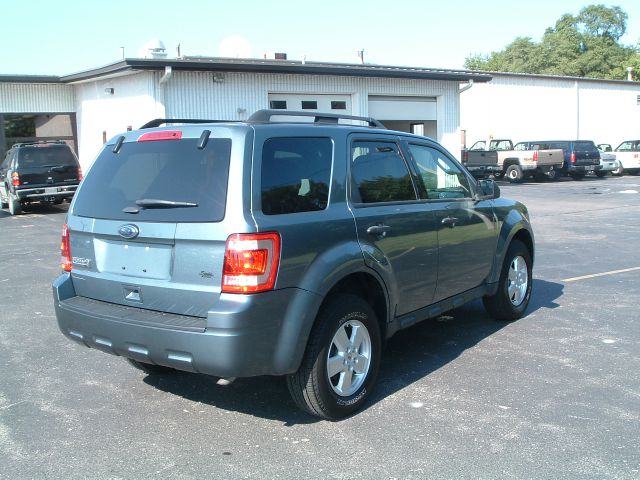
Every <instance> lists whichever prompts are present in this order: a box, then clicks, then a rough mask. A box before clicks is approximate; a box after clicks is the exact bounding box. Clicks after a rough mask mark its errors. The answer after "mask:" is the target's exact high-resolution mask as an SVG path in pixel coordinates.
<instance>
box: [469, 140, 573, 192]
mask: <svg viewBox="0 0 640 480" xmlns="http://www.w3.org/2000/svg"><path fill="white" fill-rule="evenodd" d="M463 163H464V165H465V166H466V167H467V169H468V170H469V171H470V172H471V173H472V175H473V176H475V177H478V178H480V177H484V176H487V175H491V174H493V175H494V176H495V177H497V178H500V177H503V176H504V177H506V178H507V179H508V180H509V181H510V182H519V181H521V180H523V179H524V178H525V177H533V178H534V179H535V180H536V181H542V180H544V179H545V178H546V177H547V176H548V177H550V178H555V172H556V171H557V170H559V169H560V168H562V163H563V152H562V150H561V149H542V148H540V145H537V144H535V143H534V142H520V143H518V144H516V146H515V147H513V149H512V150H489V151H476V150H471V149H470V150H469V151H468V152H467V157H466V160H463Z"/></svg>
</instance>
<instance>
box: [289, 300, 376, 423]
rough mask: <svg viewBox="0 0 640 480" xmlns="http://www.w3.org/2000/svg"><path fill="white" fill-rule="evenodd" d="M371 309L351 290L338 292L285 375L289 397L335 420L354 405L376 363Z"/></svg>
mask: <svg viewBox="0 0 640 480" xmlns="http://www.w3.org/2000/svg"><path fill="white" fill-rule="evenodd" d="M380 355H381V338H380V327H379V325H378V320H377V318H376V314H375V313H374V311H373V309H372V308H371V306H370V305H369V304H368V303H367V302H365V301H364V300H363V299H362V298H360V297H358V296H355V295H346V294H345V295H338V296H336V297H334V298H333V299H331V300H330V301H329V303H328V304H327V305H326V306H325V307H324V308H323V309H322V311H321V312H320V314H319V315H318V318H317V320H316V324H315V325H314V327H313V330H312V332H311V335H310V337H309V343H308V344H307V349H306V351H305V354H304V358H303V360H302V363H301V365H300V368H299V369H298V371H297V372H296V373H294V374H292V375H289V376H288V377H287V386H288V387H289V392H290V393H291V397H292V398H293V400H294V402H295V403H296V405H297V406H298V407H300V408H301V409H302V410H305V411H306V412H308V413H310V414H312V415H315V416H318V417H321V418H326V419H329V420H338V419H341V418H344V417H347V416H348V415H351V414H352V413H355V412H356V411H357V410H359V409H360V408H361V407H362V405H363V404H364V402H365V400H366V399H367V397H368V396H369V394H370V393H371V391H372V389H373V385H374V384H375V381H376V378H377V376H378V370H379V367H380Z"/></svg>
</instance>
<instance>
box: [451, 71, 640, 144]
mask: <svg viewBox="0 0 640 480" xmlns="http://www.w3.org/2000/svg"><path fill="white" fill-rule="evenodd" d="M639 94H640V84H638V83H628V84H627V83H623V82H618V83H610V82H602V81H593V80H582V79H581V80H573V79H562V78H537V77H531V76H522V77H514V76H509V75H503V76H501V75H500V74H495V76H494V78H493V80H492V81H491V82H489V83H485V84H476V85H474V86H473V87H472V88H471V89H469V90H467V91H466V92H464V93H462V94H461V95H460V101H461V107H460V110H461V115H460V128H461V129H463V130H466V131H467V146H469V145H471V144H473V142H475V141H476V140H483V139H486V138H488V137H490V136H492V137H493V138H511V139H513V140H514V141H516V142H517V141H522V140H541V139H585V140H594V141H596V142H597V143H612V144H615V145H617V144H618V143H619V142H620V141H622V140H623V139H626V138H631V137H633V138H635V137H637V136H638V125H639V124H640V106H638V105H637V101H636V97H637V95H639ZM615 145H614V146H615Z"/></svg>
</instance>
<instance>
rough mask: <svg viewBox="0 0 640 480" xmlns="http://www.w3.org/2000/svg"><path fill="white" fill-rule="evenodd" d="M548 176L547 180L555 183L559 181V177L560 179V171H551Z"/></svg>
mask: <svg viewBox="0 0 640 480" xmlns="http://www.w3.org/2000/svg"><path fill="white" fill-rule="evenodd" d="M546 176H547V179H548V180H551V181H553V180H557V179H558V177H559V175H558V171H557V170H555V169H554V170H549V171H548V172H547V173H546Z"/></svg>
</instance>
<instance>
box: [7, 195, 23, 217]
mask: <svg viewBox="0 0 640 480" xmlns="http://www.w3.org/2000/svg"><path fill="white" fill-rule="evenodd" d="M8 197H9V198H8V199H7V202H8V203H9V213H10V214H11V215H20V214H21V213H22V205H21V204H20V200H19V199H18V197H16V196H15V195H13V194H12V193H11V192H9V195H8Z"/></svg>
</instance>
